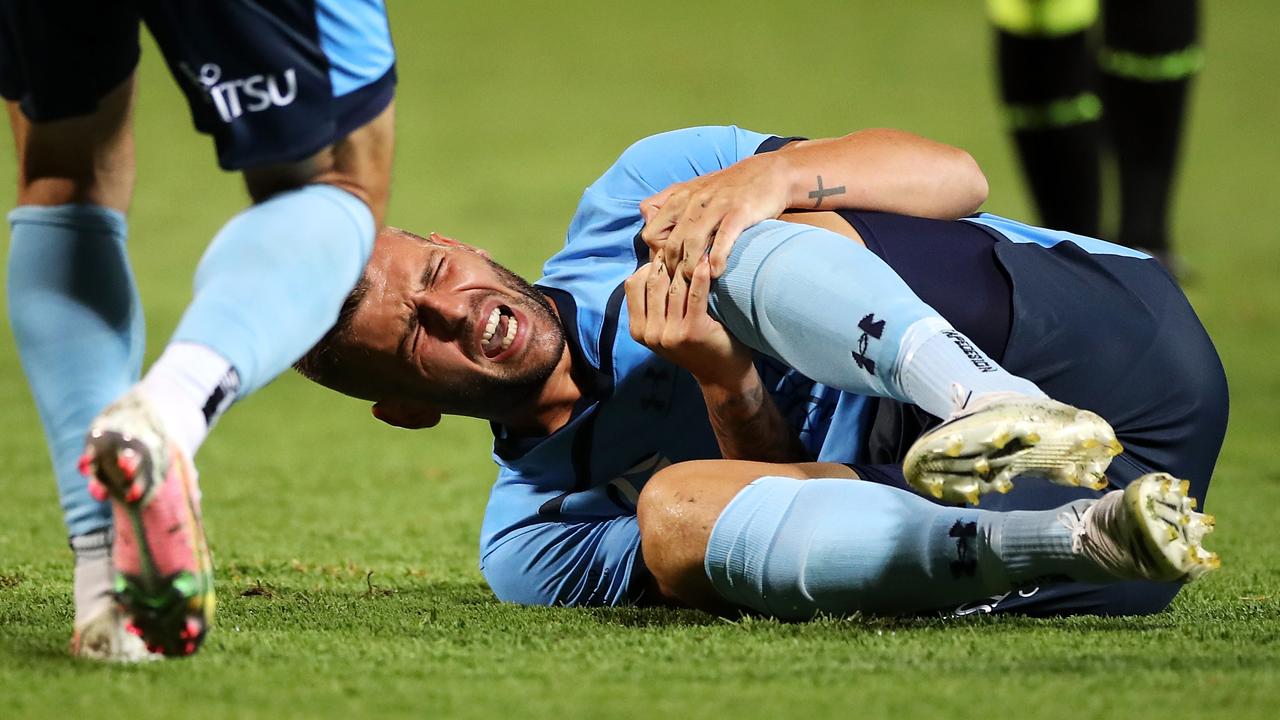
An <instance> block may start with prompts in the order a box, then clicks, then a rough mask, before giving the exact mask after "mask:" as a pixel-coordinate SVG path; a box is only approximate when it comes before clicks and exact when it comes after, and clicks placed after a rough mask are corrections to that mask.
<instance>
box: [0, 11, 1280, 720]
mask: <svg viewBox="0 0 1280 720" xmlns="http://www.w3.org/2000/svg"><path fill="white" fill-rule="evenodd" d="M610 5H612V4H608V3H606V4H600V3H588V2H555V3H538V4H534V3H514V2H498V3H488V4H474V3H472V4H459V3H451V2H414V3H409V2H399V3H395V4H394V5H393V7H392V14H393V17H392V20H393V24H394V29H395V34H396V39H397V41H398V47H399V51H400V73H401V84H400V93H399V99H398V115H399V129H400V146H399V151H398V156H397V168H396V184H395V188H394V198H393V203H392V209H391V213H390V221H391V222H393V223H396V224H400V225H404V226H406V227H409V228H411V229H414V230H417V231H420V232H425V231H429V230H437V231H440V232H443V233H445V234H449V235H453V236H455V237H458V238H460V239H463V240H466V241H470V242H473V243H477V244H480V245H483V246H486V247H489V248H491V249H492V250H493V251H494V254H495V255H496V256H497V257H498V258H500V259H502V260H504V261H505V262H507V263H508V264H510V265H511V266H512V267H513V268H514V269H516V270H517V271H520V272H522V273H524V274H526V275H530V276H536V275H537V271H538V267H539V265H540V262H541V260H542V259H543V258H544V257H545V256H547V255H548V254H550V253H551V252H552V251H554V249H555V248H557V247H558V246H559V244H560V242H561V239H562V238H563V234H564V228H565V225H566V223H567V221H568V219H569V216H570V214H571V213H572V211H573V208H574V206H575V204H576V201H577V197H578V194H579V193H580V191H581V189H582V188H583V187H585V186H586V185H587V184H588V183H589V182H590V181H591V180H593V179H594V178H595V176H596V175H597V174H598V173H599V172H600V171H602V170H603V169H604V168H605V167H606V166H607V165H608V164H609V163H610V162H611V161H612V160H613V158H614V157H616V155H617V153H618V152H620V151H621V150H622V149H623V148H624V147H625V146H626V145H627V144H629V143H630V142H631V141H633V140H635V139H637V138H639V137H641V136H644V135H646V134H649V133H653V132H657V131H661V130H666V129H671V128H674V127H680V126H687V125H695V124H704V123H736V124H740V125H743V126H745V127H749V128H753V129H758V130H762V131H767V132H778V133H783V134H803V135H808V136H811V137H818V136H826V135H837V134H841V133H844V132H846V131H849V130H852V129H855V128H858V127H867V126H886V125H887V126H896V127H903V128H907V129H910V130H913V131H916V132H919V133H922V134H924V135H928V136H931V137H936V138H939V139H941V140H944V141H948V142H951V143H954V144H957V145H960V146H963V147H965V148H967V149H969V150H970V151H971V152H973V154H974V155H975V156H976V157H977V158H978V160H979V161H980V162H981V163H982V165H983V166H984V168H985V169H986V171H987V174H988V176H989V178H990V180H991V186H992V194H991V200H990V201H989V203H988V205H987V207H988V208H989V209H990V210H992V211H994V212H999V213H1002V214H1007V215H1011V216H1014V217H1030V215H1029V213H1028V202H1027V200H1026V196H1025V194H1024V191H1023V186H1022V183H1021V181H1020V178H1019V176H1018V174H1017V169H1016V166H1015V165H1014V163H1013V159H1012V156H1011V153H1010V150H1009V147H1008V144H1007V142H1006V139H1005V137H1004V134H1003V133H1002V131H1001V129H1000V119H999V113H998V111H997V109H996V103H995V101H994V91H993V81H992V72H993V71H992V68H991V63H990V44H991V43H990V35H989V31H988V28H987V27H986V25H985V23H984V20H983V18H982V15H981V12H980V4H979V3H928V4H927V9H926V7H925V6H924V5H922V4H919V3H904V4H899V5H896V6H894V7H893V8H892V9H891V8H890V6H889V5H888V4H884V3H872V2H857V3H846V2H824V1H820V2H817V3H816V4H815V3H810V4H807V5H804V6H803V7H800V6H796V7H795V8H793V9H792V10H791V13H790V14H789V15H783V14H781V13H780V12H779V11H778V10H777V9H766V8H765V6H764V4H755V3H742V2H727V1H724V0H708V2H702V3H693V4H690V3H679V2H673V1H671V0H657V1H655V2H650V3H645V4H634V5H631V6H628V7H610ZM1205 5H1206V6H1207V7H1206V8H1205V12H1206V46H1207V52H1208V66H1207V68H1206V69H1205V71H1204V73H1203V74H1202V76H1201V78H1200V80H1199V81H1198V85H1197V87H1196V89H1195V95H1194V108H1193V112H1192V115H1191V127H1190V133H1189V137H1188V142H1187V146H1186V152H1185V155H1184V165H1183V169H1184V171H1183V174H1182V178H1181V181H1180V187H1179V194H1178V197H1179V202H1178V204H1177V212H1176V222H1175V227H1176V228H1177V240H1178V242H1179V246H1180V249H1181V251H1182V252H1183V253H1184V254H1185V255H1186V257H1187V259H1188V260H1189V262H1190V263H1191V265H1192V266H1193V267H1194V269H1195V271H1196V273H1197V276H1198V277H1197V279H1196V281H1195V283H1194V284H1193V285H1192V286H1191V289H1190V295H1191V298H1192V300H1193V302H1194V303H1195V306H1196V308H1197V310H1198V311H1199V312H1200V314H1201V317H1202V319H1203V320H1204V321H1205V324H1206V325H1207V326H1208V328H1209V330H1210V332H1211V334H1212V335H1213V337H1214V338H1215V340H1216V341H1217V343H1218V347H1219V349H1220V351H1221V353H1222V356H1223V360H1224V363H1225V364H1226V367H1227V373H1228V377H1229V378H1230V381H1231V386H1232V403H1233V408H1232V420H1231V429H1230V432H1229V434H1228V437H1227V444H1226V448H1225V450H1224V452H1223V455H1222V459H1221V461H1220V462H1219V466H1218V473H1217V475H1216V477H1215V479H1214V484H1213V487H1212V491H1211V493H1210V498H1209V502H1208V508H1209V510H1210V511H1211V512H1213V513H1215V514H1216V515H1218V517H1219V519H1220V526H1219V527H1220V529H1219V531H1218V532H1217V533H1216V534H1215V535H1214V536H1213V543H1212V546H1213V547H1214V548H1215V549H1217V550H1219V551H1220V552H1221V553H1222V555H1223V557H1224V559H1225V561H1226V565H1225V567H1224V569H1223V570H1222V571H1221V572H1219V573H1216V574H1214V575H1212V576H1210V577H1209V578H1207V579H1206V580H1205V581H1204V582H1203V583H1200V584H1198V585H1195V586H1193V587H1191V588H1189V589H1187V590H1186V591H1185V592H1183V593H1182V595H1181V596H1180V597H1179V598H1178V600H1177V602H1176V603H1175V604H1174V606H1173V608H1172V609H1171V610H1170V611H1169V612H1168V613H1165V614H1162V615H1160V616H1156V617H1150V618H1138V619H1125V618H1112V619H1090V618H1074V619H1066V620H1027V619H1017V618H996V619H992V618H977V619H970V620H964V621H941V620H919V621H861V620H844V621H833V620H826V621H820V622H815V623H808V624H799V625H786V624H780V623H775V622H767V621H756V620H752V621H744V622H738V623H729V622H724V621H721V620H717V619H713V618H710V617H707V616H705V615H700V614H698V613H694V612H674V611H661V610H636V609H619V610H581V609H573V610H570V609H547V608H521V607H515V606H509V605H502V604H499V603H498V602H496V601H495V600H494V599H493V597H492V595H491V594H490V593H489V592H488V590H487V589H486V587H485V586H484V583H483V581H482V579H481V577H480V574H479V572H478V570H477V569H476V560H477V550H476V547H477V534H478V528H479V521H480V515H481V512H482V509H483V506H484V502H485V498H486V495H487V487H488V484H489V482H490V481H491V480H492V478H493V475H494V470H493V468H492V466H491V464H490V462H489V460H488V444H489V438H488V432H487V428H486V426H485V425H484V424H483V423H480V422H475V421H468V420H458V419H454V420H448V421H446V422H445V423H444V424H443V425H442V426H441V427H440V428H437V429H435V430H431V431H426V432H421V433H408V432H404V431H397V430H393V429H391V428H386V427H383V426H381V425H379V424H377V423H376V422H374V421H373V420H372V419H371V418H369V416H368V411H367V408H365V407H363V406H362V404H361V403H357V402H353V401H350V400H346V399H343V398H340V397H337V396H334V395H331V394H328V393H326V392H323V391H319V390H317V389H315V388H312V387H309V386H308V385H307V384H306V383H305V382H303V381H301V380H299V379H297V378H295V377H286V378H283V379H281V380H279V381H277V382H276V383H274V384H273V385H271V386H270V387H268V388H267V389H266V390H264V391H263V392H261V393H259V394H258V395H256V396H254V397H252V398H250V399H249V400H248V401H246V402H244V403H242V404H241V406H239V407H238V408H237V409H236V410H234V411H233V412H232V413H230V414H229V415H228V416H227V417H226V418H225V419H224V420H223V422H222V424H221V425H220V426H219V427H218V429H217V431H216V432H215V434H214V436H213V438H212V439H211V440H210V441H209V443H208V444H207V445H206V446H205V448H204V450H203V451H202V453H201V457H200V468H201V472H202V479H203V487H204V491H205V511H206V519H207V523H208V530H209V533H210V539H211V541H212V544H213V549H214V553H215V557H216V559H217V563H218V575H217V579H218V583H219V596H220V608H219V616H218V625H217V627H216V629H215V631H214V633H213V634H212V635H211V637H210V639H209V641H208V642H207V643H206V645H205V648H204V650H203V651H202V652H201V653H200V654H199V655H198V656H197V657H195V658H192V659H190V660H185V661H175V662H165V663H161V664H156V665H151V666H146V667H138V668H109V667H99V666H95V665H91V664H87V663H81V662H73V661H71V660H70V659H68V658H67V657H66V655H65V643H66V641H67V638H68V635H69V631H70V625H71V612H72V611H71V605H70V598H69V594H70V577H71V557H70V553H69V552H68V551H67V550H66V549H65V544H64V537H63V528H62V525H61V520H60V516H59V513H58V510H57V503H56V498H55V494H54V490H53V483H52V482H51V481H50V475H49V470H48V460H47V458H46V454H45V450H44V446H43V440H42V438H41V433H40V428H39V424H38V422H37V420H36V417H35V411H34V409H33V407H32V404H31V401H30V398H29V396H28V393H27V390H26V387H25V383H24V381H23V379H22V375H21V370H20V368H19V366H18V361H17V357H16V355H15V353H14V350H13V345H12V340H11V337H12V336H11V335H10V334H9V333H8V331H7V330H5V331H4V332H3V334H0V338H2V339H0V406H3V407H4V411H3V413H2V414H0V488H3V490H4V495H3V497H4V500H3V502H0V717H6V718H8V717H15V718H16V717H28V716H30V717H46V716H47V717H68V716H88V715H90V714H92V715H94V716H99V717H111V716H120V717H131V718H145V717H172V716H174V715H175V714H177V713H182V714H186V715H190V716H209V717H228V716H233V715H234V716H238V717H291V716H300V717H330V716H332V717H363V716H419V717H445V716H448V717H493V716H513V715H518V716H521V717H527V718H560V717H619V718H621V717H665V716H669V715H684V716H689V717H705V716H712V715H715V716H722V717H731V718H756V717H759V718H768V717H791V716H805V717H842V718H847V717H903V718H910V717H931V716H946V717H949V718H965V717H975V718H984V717H992V716H996V715H1001V716H1015V717H1020V718H1041V717H1124V716H1130V717H1134V716H1141V715H1146V714H1150V713H1161V714H1167V715H1193V716H1215V717H1231V718H1235V719H1237V720H1238V719H1240V718H1249V717H1274V712H1275V707H1276V705H1277V702H1278V701H1280V686H1278V685H1277V682H1278V681H1277V680H1276V669H1277V668H1278V667H1280V637H1278V636H1280V543H1278V542H1277V540H1278V539H1280V531H1277V523H1276V522H1275V520H1274V518H1275V516H1276V512H1277V511H1276V510H1275V508H1276V507H1277V506H1280V470H1277V469H1276V468H1275V467H1274V466H1271V465H1270V462H1269V461H1270V460H1271V459H1272V458H1273V457H1274V456H1273V455H1272V454H1271V450H1272V447H1273V433H1274V429H1275V428H1276V427H1278V426H1280V409H1278V408H1280V404H1278V401H1280V375H1278V374H1277V373H1276V371H1275V360H1274V358H1275V357H1276V356H1277V354H1278V353H1280V339H1278V338H1280V291H1277V290H1276V280H1275V273H1276V271H1277V268H1280V249H1277V247H1276V242H1277V240H1280V238H1277V235H1276V231H1275V229H1274V228H1275V225H1274V218H1275V217H1276V215H1277V210H1278V209H1280V208H1278V207H1277V202H1276V200H1275V196H1276V192H1277V190H1278V189H1280V185H1278V183H1277V181H1276V179H1275V172H1274V168H1276V167H1277V166H1280V150H1277V147H1278V146H1277V144H1276V142H1275V141H1274V137H1273V135H1274V132H1273V128H1274V118H1276V117H1277V116H1278V115H1280V96H1277V95H1276V93H1275V92H1274V90H1273V88H1272V82H1271V80H1270V79H1269V75H1268V72H1269V71H1272V70H1274V69H1275V68H1276V67H1277V64H1278V61H1280V53H1278V52H1277V51H1276V50H1275V47H1274V43H1273V32H1272V30H1273V28H1274V12H1273V8H1272V6H1271V5H1272V4H1271V3H1270V2H1268V1H1267V0H1235V1H1234V2H1231V3H1205ZM147 51H148V52H147V53H146V57H145V59H144V62H143V66H142V68H141V71H140V72H141V77H142V82H141V93H140V100H139V128H138V130H139V131H138V135H139V138H140V141H139V145H140V148H139V189H138V193H137V198H136V202H135V207H134V210H133V212H132V214H131V218H130V220H131V224H132V237H131V240H130V244H131V248H132V253H133V258H134V263H135V269H136V271H137V274H138V278H139V284H140V286H141V289H142V292H143V298H144V301H145V303H146V310H147V313H148V323H149V330H150V337H151V343H150V347H151V357H152V358H154V356H155V354H156V353H157V352H158V350H159V348H160V347H161V346H162V344H163V341H164V339H165V338H166V337H167V336H168V334H169V333H170V332H171V330H172V328H173V327H174V325H175V324H176V322H177V318H178V313H179V312H180V310H181V308H182V307H183V305H184V304H185V302H186V300H187V299H188V297H189V292H190V291H189V287H190V285H189V278H190V274H191V271H192V268H193V267H194V265H195V262H196V260H197V258H198V257H199V253H200V252H201V251H202V249H203V248H204V246H205V244H206V242H207V240H208V238H210V237H212V235H213V233H214V232H216V230H217V229H218V227H219V226H220V225H221V224H222V222H223V221H224V220H225V219H226V218H227V217H229V216H230V215H231V214H232V213H234V212H236V211H237V210H238V209H239V208H240V207H242V206H243V204H244V199H243V195H242V193H241V191H240V188H239V183H238V180H237V179H236V178H235V177H233V176H229V175H221V174H218V173H217V172H216V171H215V170H214V163H213V152H212V148H211V146H210V144H209V143H208V142H207V141H206V140H204V139H202V138H199V137H197V136H196V135H194V133H193V132H191V130H190V122H189V120H188V118H187V115H186V110H185V108H184V106H183V105H182V103H181V99H180V97H179V95H178V93H177V91H176V89H175V88H174V86H173V85H172V83H171V82H170V80H169V79H168V77H167V75H166V74H165V72H164V70H163V67H162V65H161V63H160V62H159V58H158V55H157V53H156V52H154V49H153V48H152V47H150V46H148V48H147ZM0 172H2V173H3V178H4V179H3V180H0V201H2V202H0V205H2V206H4V207H11V206H12V204H13V203H12V199H13V195H12V192H13V191H12V187H13V183H12V178H13V173H14V169H13V160H12V149H11V147H10V145H9V144H8V143H7V142H5V143H0Z"/></svg>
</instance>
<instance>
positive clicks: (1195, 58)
mask: <svg viewBox="0 0 1280 720" xmlns="http://www.w3.org/2000/svg"><path fill="white" fill-rule="evenodd" d="M1103 28H1104V29H1103V47H1102V51H1101V54H1100V56H1099V66H1100V68H1101V70H1102V95H1103V99H1104V100H1105V102H1106V108H1107V117H1106V121H1105V125H1106V129H1107V133H1108V135H1109V137H1110V140H1111V147H1112V148H1113V149H1114V151H1115V154H1116V159H1117V160H1118V162H1119V166H1120V207H1121V213H1120V233H1119V235H1117V236H1116V239H1117V240H1118V241H1119V242H1121V243H1123V244H1125V245H1129V246H1130V247H1136V248H1141V249H1143V250H1146V251H1148V252H1150V253H1152V254H1153V255H1155V256H1157V257H1158V258H1160V260H1161V261H1162V262H1164V263H1165V266H1166V267H1168V268H1169V269H1170V270H1172V271H1174V272H1177V271H1178V264H1177V263H1176V262H1171V260H1172V257H1171V243H1170V233H1169V199H1170V196H1171V194H1172V190H1173V174H1174V171H1175V169H1176V166H1177V159H1178V150H1179V146H1180V144H1181V140H1182V131H1183V126H1184V125H1185V123H1184V118H1185V117H1186V108H1187V96H1188V91H1189V89H1190V85H1191V78H1192V77H1193V76H1194V75H1195V74H1196V72H1197V71H1198V70H1199V69H1200V67H1201V66H1202V65H1203V63H1204V54H1203V51H1202V50H1201V48H1200V45H1199V2H1198V0H1121V1H1118V2H1117V1H1115V0H1112V1H1110V2H1107V3H1105V5H1104V8H1103Z"/></svg>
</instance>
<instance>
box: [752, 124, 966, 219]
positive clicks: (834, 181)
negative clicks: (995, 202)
mask: <svg viewBox="0 0 1280 720" xmlns="http://www.w3.org/2000/svg"><path fill="white" fill-rule="evenodd" d="M756 159H758V160H760V161H761V162H771V163H774V165H775V166H776V172H778V173H781V174H782V175H783V177H784V178H786V182H787V185H788V187H789V196H788V197H789V207H790V208H792V209H796V210H802V209H809V210H815V209H816V210H836V209H841V208H848V209H858V210H880V211H884V212H894V213H901V214H904V215H916V216H920V217H931V218H940V219H953V218H958V217H963V216H965V215H968V214H970V213H972V212H974V211H975V210H977V209H978V208H979V207H980V206H981V205H982V203H983V202H984V201H985V200H986V198H987V179H986V176H985V175H983V173H982V170H981V168H979V167H978V164H977V162H975V161H974V159H973V157H972V156H970V155H969V153H967V152H965V151H964V150H961V149H959V148H956V147H952V146H950V145H944V144H942V143H938V142H934V141H932V140H927V139H925V138H922V137H920V136H918V135H913V134H911V133H908V132H903V131H901V130H888V129H872V130H860V131H858V132H855V133H851V134H849V135H845V136H844V137H840V138H831V139H825V140H806V141H801V142H794V143H791V144H790V145H788V146H786V147H785V148H783V149H782V150H779V151H777V152H774V153H767V154H764V155H759V156H756V158H752V160H756Z"/></svg>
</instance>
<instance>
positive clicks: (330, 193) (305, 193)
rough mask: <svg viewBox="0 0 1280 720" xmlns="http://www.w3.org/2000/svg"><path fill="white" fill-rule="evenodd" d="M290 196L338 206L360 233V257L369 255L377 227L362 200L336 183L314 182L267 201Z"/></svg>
mask: <svg viewBox="0 0 1280 720" xmlns="http://www.w3.org/2000/svg"><path fill="white" fill-rule="evenodd" d="M290 196H300V197H306V198H308V199H311V198H314V199H316V200H321V201H325V202H329V203H331V204H333V205H334V206H336V207H337V208H339V209H340V210H341V211H342V212H343V214H345V215H346V216H347V218H348V219H349V220H350V221H351V224H352V225H353V226H354V227H355V229H356V230H357V231H359V233H360V253H361V257H362V258H365V259H367V258H368V257H369V253H371V252H372V251H373V239H374V236H375V234H376V233H377V230H378V228H377V227H376V226H375V225H374V220H373V210H372V209H371V208H370V207H369V206H368V205H366V204H365V202H364V200H361V199H360V198H359V197H356V196H355V195H354V194H353V193H351V192H349V191H347V190H343V189H342V188H340V187H338V186H336V185H329V184H327V183H316V184H314V185H306V186H304V187H301V188H298V189H297V190H293V191H291V192H288V193H285V194H283V195H279V196H277V197H276V198H272V199H271V200H269V201H268V202H273V201H275V200H276V199H280V200H286V199H288V198H289V197H290Z"/></svg>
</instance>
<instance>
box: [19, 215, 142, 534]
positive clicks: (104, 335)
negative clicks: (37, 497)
mask: <svg viewBox="0 0 1280 720" xmlns="http://www.w3.org/2000/svg"><path fill="white" fill-rule="evenodd" d="M9 226H10V228H11V230H12V239H11V244H10V246H9V279H8V288H9V292H8V302H9V322H10V323H11V324H12V325H13V334H14V337H15V339H16V341H17V347H18V355H19V357H20V358H21V360H22V367H23V369H24V370H25V371H26V374H27V380H28V382H29V383H30V385H31V394H32V395H33V396H34V397H35V402H36V409H37V410H38V411H39V413H40V422H41V424H42V425H43V426H44V432H45V438H46V440H47V441H48V444H49V452H50V455H51V456H52V459H53V468H54V474H55V476H56V477H57V480H58V496H59V500H60V501H61V503H62V514H63V518H64V520H65V521H66V524H67V530H68V531H69V533H70V534H71V535H72V536H77V535H85V534H87V533H91V532H94V531H97V530H101V529H103V528H106V527H108V526H110V524H111V506H110V505H109V504H107V503H100V502H98V501H96V500H94V499H93V497H92V496H90V495H89V489H88V484H87V482H86V480H85V478H84V476H82V475H81V474H80V472H79V470H78V469H77V460H78V458H79V456H80V453H81V452H82V451H83V450H84V438H85V433H87V432H88V430H89V423H90V422H91V421H92V420H93V418H94V417H95V416H96V415H97V414H98V413H99V412H101V411H102V409H103V408H105V407H106V406H107V405H108V404H109V403H110V402H111V401H112V400H115V399H116V397H118V396H119V395H121V394H122V393H123V392H124V391H125V390H127V389H128V388H129V386H130V385H131V384H132V383H133V382H134V381H135V380H137V379H138V372H139V370H140V368H141V366H142V352H143V345H144V342H145V330H146V329H145V327H144V324H143V320H142V306H141V304H140V303H139V300H138V291H137V288H136V287H135V285H134V282H133V275H132V273H131V272H130V270H129V260H128V256H127V254H126V251H125V236H126V234H127V225H126V223H125V217H124V215H123V214H122V213H120V212H117V211H115V210H111V209H109V208H105V207H101V206H98V205H57V206H52V207H37V206H30V205H28V206H23V207H19V208H17V209H15V210H14V211H13V212H11V213H9Z"/></svg>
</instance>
